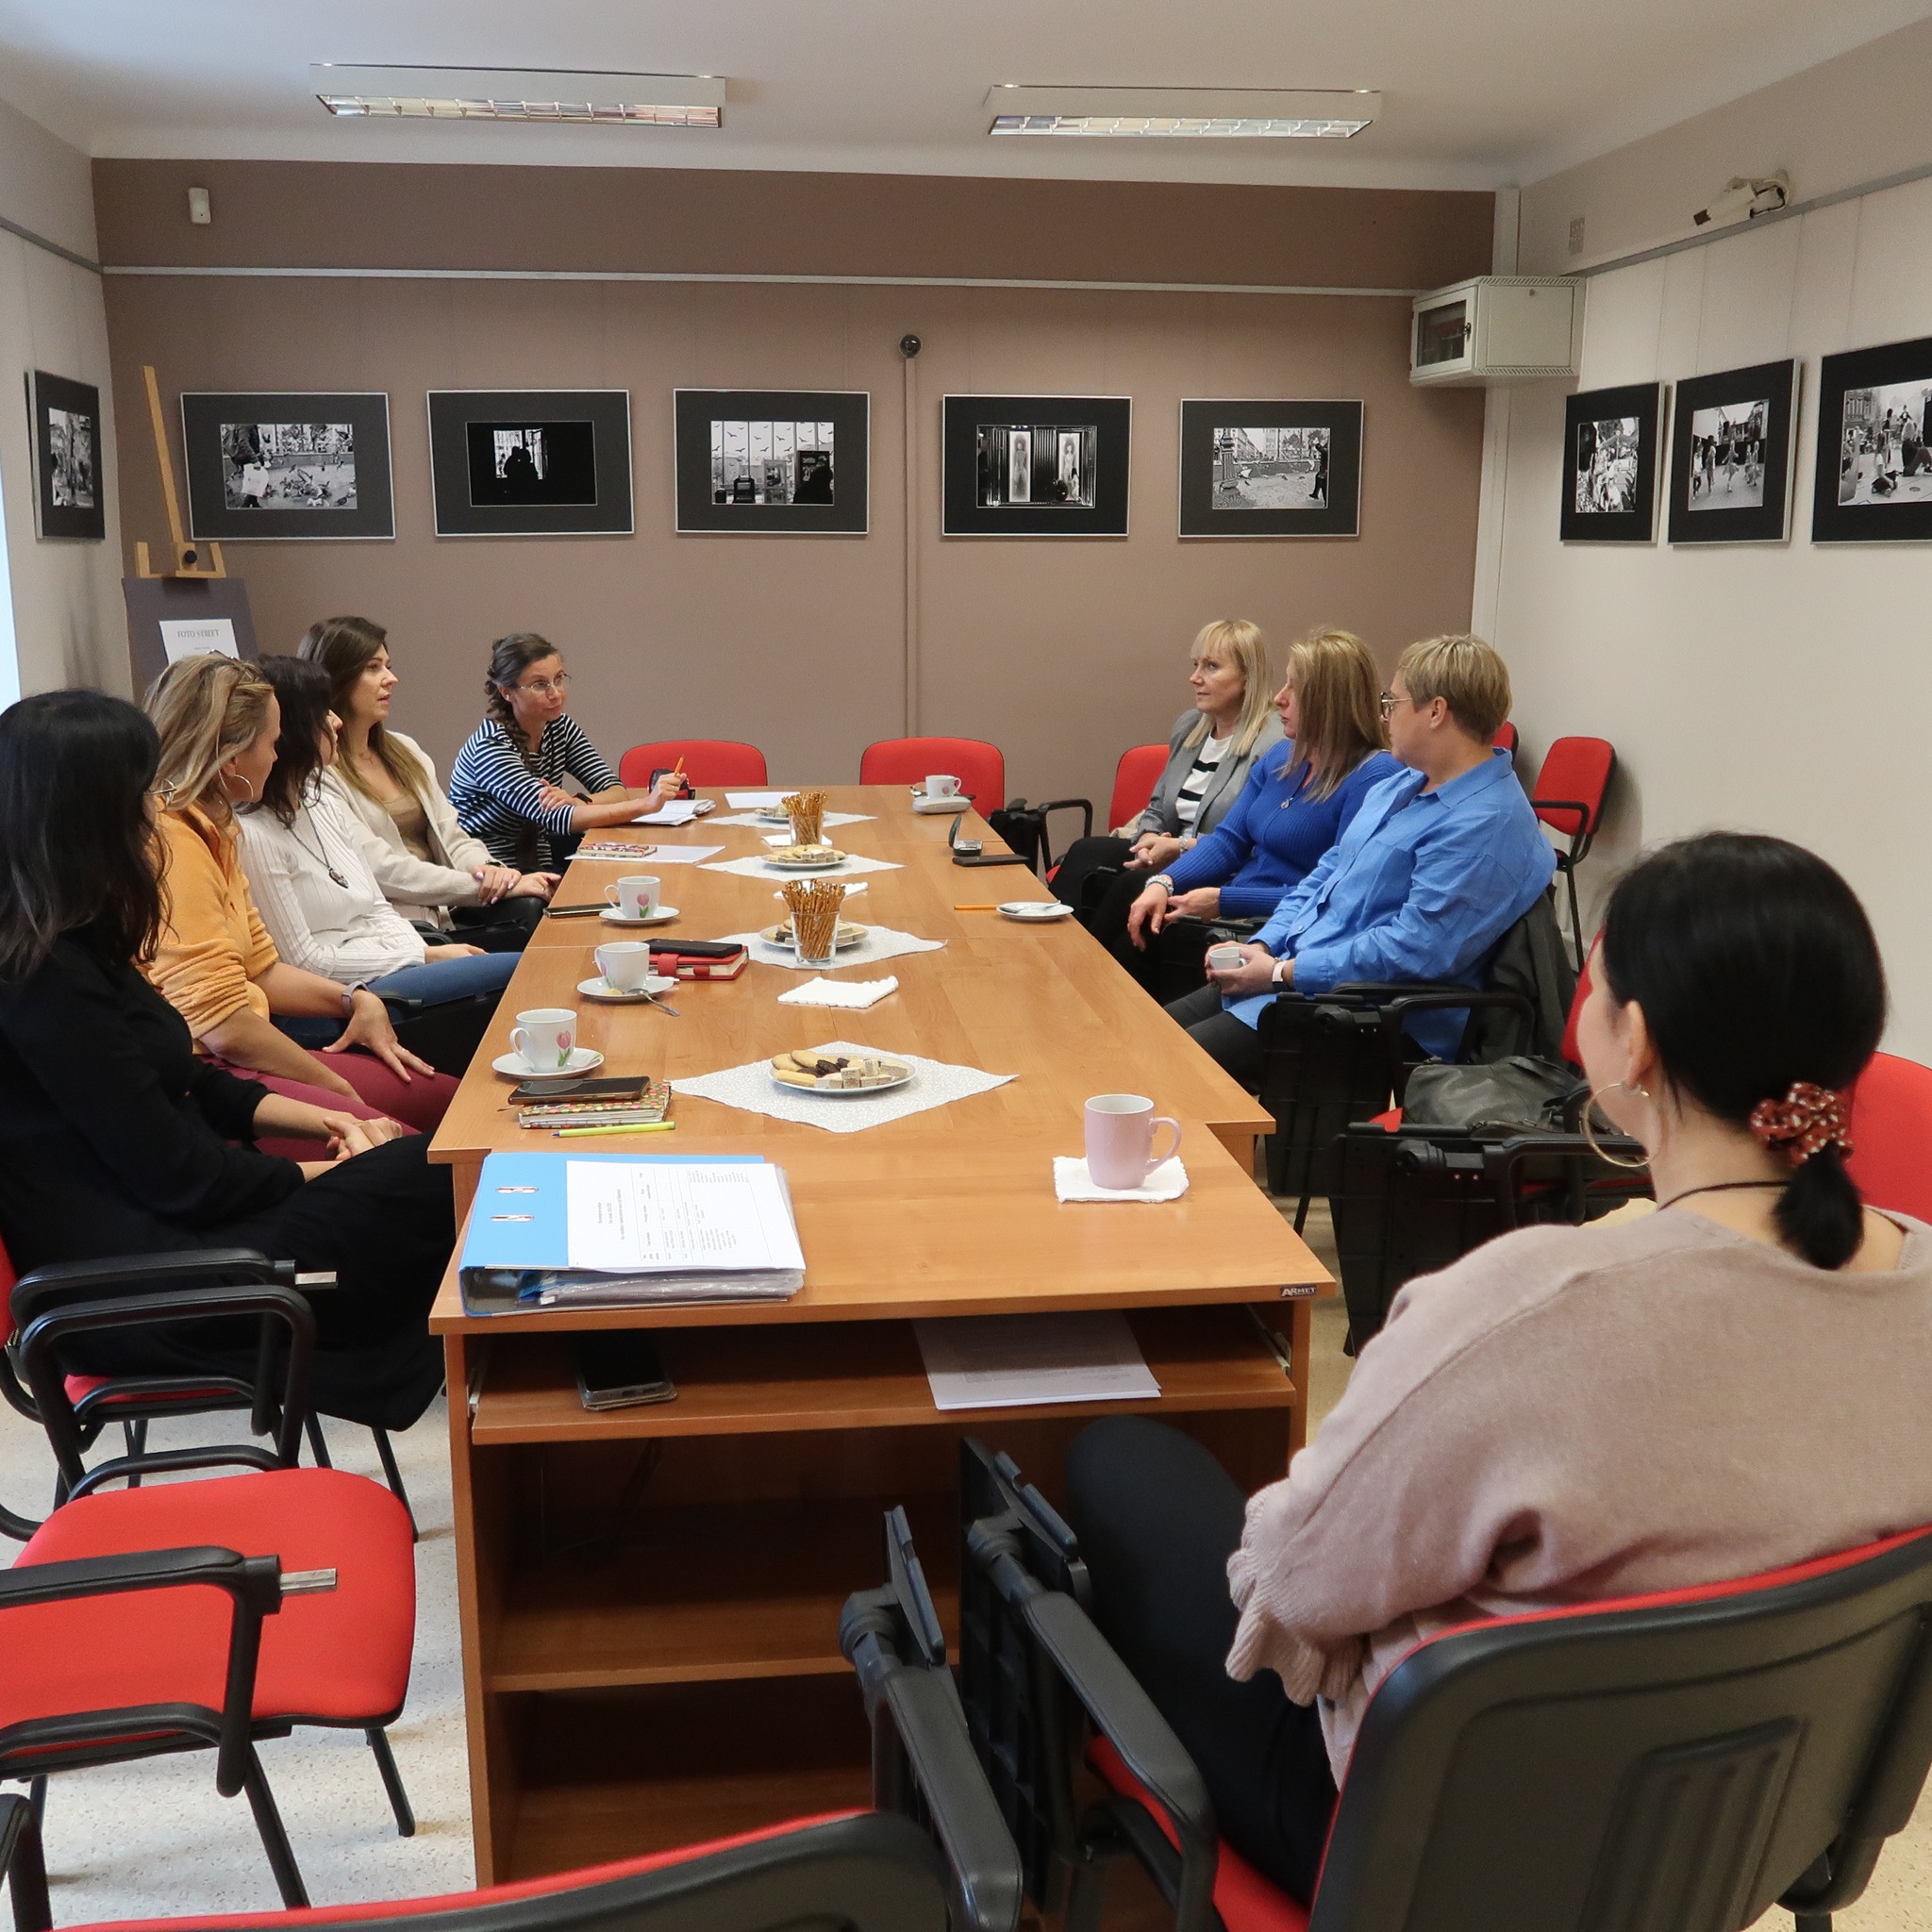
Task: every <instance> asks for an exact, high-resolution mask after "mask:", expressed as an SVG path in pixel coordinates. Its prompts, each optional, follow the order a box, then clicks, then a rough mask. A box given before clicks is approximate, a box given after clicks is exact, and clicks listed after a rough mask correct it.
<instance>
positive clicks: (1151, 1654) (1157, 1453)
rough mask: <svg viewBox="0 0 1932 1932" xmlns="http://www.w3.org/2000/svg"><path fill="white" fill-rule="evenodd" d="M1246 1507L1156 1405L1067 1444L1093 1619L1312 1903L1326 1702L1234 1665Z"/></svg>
mask: <svg viewBox="0 0 1932 1932" xmlns="http://www.w3.org/2000/svg"><path fill="white" fill-rule="evenodd" d="M1245 1507H1246V1499H1245V1498H1244V1497H1243V1496H1242V1494H1241V1490H1240V1488H1239V1486H1238V1485H1237V1484H1236V1483H1235V1481H1234V1479H1233V1478H1232V1477H1231V1476H1230V1475H1229V1474H1227V1472H1226V1471H1225V1470H1224V1469H1223V1468H1222V1466H1221V1465H1220V1463H1218V1462H1217V1461H1215V1459H1214V1457H1212V1456H1211V1455H1209V1454H1208V1451H1207V1450H1206V1449H1204V1448H1203V1447H1202V1446H1201V1445H1200V1443H1198V1442H1196V1441H1194V1440H1193V1438H1192V1437H1191V1436H1184V1435H1182V1434H1181V1433H1180V1431H1179V1430H1178V1429H1174V1428H1170V1427H1169V1426H1168V1425H1167V1424H1165V1423H1157V1422H1153V1421H1151V1420H1149V1419H1148V1418H1146V1417H1144V1416H1113V1417H1109V1418H1108V1420H1106V1421H1105V1422H1098V1423H1094V1424H1091V1426H1090V1427H1088V1428H1086V1429H1083V1430H1082V1431H1081V1432H1080V1434H1079V1435H1078V1436H1077V1437H1076V1438H1075V1439H1074V1445H1073V1447H1072V1449H1070V1450H1069V1451H1068V1454H1067V1513H1068V1516H1069V1518H1070V1519H1071V1521H1072V1523H1073V1525H1074V1529H1075V1531H1077V1532H1078V1535H1079V1538H1080V1548H1081V1554H1082V1555H1083V1556H1084V1557H1086V1559H1087V1567H1088V1570H1089V1573H1090V1574H1091V1577H1092V1581H1093V1613H1094V1621H1095V1622H1096V1623H1097V1624H1099V1626H1100V1629H1101V1633H1102V1635H1104V1636H1105V1637H1106V1639H1107V1641H1108V1642H1109V1643H1111V1644H1112V1645H1113V1647H1114V1649H1115V1650H1117V1651H1118V1652H1119V1653H1120V1655H1121V1659H1122V1661H1123V1662H1124V1663H1125V1665H1126V1667H1127V1669H1128V1670H1129V1671H1131V1672H1132V1673H1133V1674H1134V1676H1135V1678H1136V1679H1137V1680H1138V1682H1139V1683H1140V1685H1141V1689H1142V1690H1144V1691H1146V1692H1147V1694H1148V1696H1149V1697H1151V1698H1152V1699H1153V1700H1154V1703H1155V1707H1156V1708H1158V1710H1159V1712H1160V1714H1161V1716H1162V1717H1164V1718H1165V1719H1166V1720H1167V1722H1168V1723H1169V1724H1170V1725H1172V1726H1173V1728H1174V1734H1175V1736H1176V1737H1178V1738H1179V1739H1180V1740H1181V1742H1182V1744H1183V1745H1184V1746H1185V1747H1186V1749H1187V1752H1188V1755H1189V1756H1190V1757H1191V1758H1192V1759H1193V1760H1194V1762H1195V1764H1196V1765H1197V1766H1198V1767H1199V1768H1200V1772H1201V1775H1202V1777H1203V1778H1204V1779H1205V1780H1206V1781H1207V1785H1208V1796H1209V1797H1210V1798H1211V1799H1212V1800H1213V1801H1214V1815H1215V1819H1216V1821H1217V1822H1218V1823H1219V1824H1220V1827H1221V1832H1222V1836H1223V1837H1224V1838H1225V1839H1226V1840H1227V1841H1228V1843H1229V1844H1231V1845H1232V1846H1233V1847H1234V1848H1235V1850H1236V1851H1238V1852H1240V1853H1241V1857H1244V1858H1246V1859H1248V1860H1249V1862H1250V1863H1252V1864H1254V1865H1257V1866H1258V1867H1259V1868H1260V1870H1261V1871H1262V1872H1264V1873H1265V1874H1267V1875H1268V1876H1269V1877H1270V1878H1272V1879H1273V1880H1274V1883H1275V1884H1276V1885H1278V1886H1280V1887H1281V1888H1282V1890H1284V1891H1287V1892H1289V1893H1291V1895H1292V1896H1293V1897H1295V1898H1297V1899H1299V1900H1301V1901H1302V1902H1303V1903H1304V1904H1306V1903H1307V1900H1308V1899H1309V1897H1310V1896H1311V1895H1312V1894H1313V1892H1314V1889H1315V1880H1316V1878H1317V1877H1318V1876H1319V1875H1320V1873H1321V1869H1322V1851H1323V1847H1324V1843H1325V1842H1326V1840H1327V1835H1328V1821H1329V1818H1330V1816H1331V1815H1332V1813H1333V1812H1334V1809H1335V1780H1334V1777H1333V1776H1332V1774H1330V1772H1329V1769H1328V1753H1327V1748H1326V1746H1325V1745H1324V1742H1323V1740H1322V1724H1321V1720H1320V1718H1319V1717H1318V1715H1317V1714H1316V1711H1315V1708H1314V1707H1312V1706H1309V1707H1306V1708H1305V1707H1302V1706H1300V1705H1295V1704H1291V1703H1290V1702H1289V1701H1288V1699H1287V1697H1286V1696H1284V1695H1283V1694H1282V1689H1281V1679H1280V1678H1279V1677H1277V1676H1276V1675H1275V1674H1274V1672H1272V1671H1263V1672H1261V1673H1260V1674H1257V1676H1255V1677H1252V1678H1250V1679H1249V1681H1248V1682H1247V1683H1245V1684H1238V1683H1236V1682H1235V1680H1234V1679H1233V1678H1232V1677H1230V1676H1229V1675H1228V1674H1227V1672H1226V1669H1225V1667H1224V1660H1225V1658H1226V1657H1227V1653H1228V1651H1229V1649H1230V1647H1231V1646H1232V1645H1233V1642H1234V1633H1235V1624H1236V1621H1237V1620H1236V1616H1235V1607H1234V1602H1233V1599H1232V1598H1231V1597H1230V1596H1229V1595H1228V1591H1227V1559H1228V1557H1229V1556H1231V1555H1232V1554H1233V1552H1234V1550H1235V1548H1236V1546H1237V1545H1238V1544H1239V1543H1240V1541H1241V1522H1242V1517H1243V1514H1244V1511H1245Z"/></svg>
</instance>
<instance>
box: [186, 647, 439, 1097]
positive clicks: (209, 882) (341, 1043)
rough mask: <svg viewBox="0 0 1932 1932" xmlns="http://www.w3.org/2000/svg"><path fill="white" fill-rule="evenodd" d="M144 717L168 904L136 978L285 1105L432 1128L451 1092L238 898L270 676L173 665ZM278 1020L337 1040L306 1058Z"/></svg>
mask: <svg viewBox="0 0 1932 1932" xmlns="http://www.w3.org/2000/svg"><path fill="white" fill-rule="evenodd" d="M147 709H148V715H149V716H150V717H151V718H152V719H153V720H154V723H155V726H156V728H157V729H158V731H159V733H160V737H161V762H160V770H159V774H158V780H157V782H158V786H159V788H160V791H161V796H162V799H163V801H164V807H165V808H164V809H163V810H162V811H161V812H160V814H159V827H158V829H159V839H160V845H161V850H162V854H163V858H164V862H165V870H164V877H163V881H162V883H163V888H164V891H165V893H166V900H167V917H166V921H165V923H164V924H163V926H162V929H161V933H160V937H159V941H158V944H157V946H156V949H155V954H154V958H153V959H152V960H151V961H150V962H149V963H148V966H147V974H148V977H149V978H150V979H152V980H153V982H154V984H155V986H156V987H157V988H158V990H159V991H160V992H161V994H162V995H163V997H165V998H166V1000H167V1001H168V1003H169V1004H170V1005H171V1006H172V1007H174V1008H175V1010H176V1011H177V1012H179V1013H180V1015H181V1017H182V1018H183V1019H184V1020H186V1021H187V1022H188V1028H189V1031H190V1032H191V1033H192V1035H193V1036H194V1042H195V1046H196V1049H197V1050H198V1051H199V1052H201V1053H203V1054H206V1055H208V1057H209V1058H214V1059H217V1060H220V1061H223V1062H224V1063H225V1064H226V1065H228V1066H231V1067H237V1068H241V1069H243V1070H245V1071H247V1072H249V1073H251V1074H255V1075H256V1077H257V1078H258V1079H260V1080H261V1081H262V1082H263V1084H264V1085H266V1086H269V1087H272V1088H273V1089H274V1090H275V1091H277V1092H279V1093H284V1094H288V1095H290V1096H291V1098H294V1099H299V1100H306V1101H308V1102H310V1103H311V1104H313V1105H325V1106H330V1107H335V1108H342V1107H344V1106H346V1105H347V1104H348V1103H350V1102H355V1103H358V1105H359V1107H362V1108H368V1109H371V1110H373V1111H374V1112H375V1113H377V1114H387V1115H390V1116H391V1117H393V1118H394V1119H396V1120H399V1121H403V1122H405V1123H407V1124H408V1125H410V1126H412V1127H419V1128H421V1129H422V1130H423V1131H424V1132H425V1133H427V1132H430V1131H432V1130H433V1129H434V1128H435V1126H436V1124H437V1123H438V1122H440V1121H441V1119H442V1116H443V1114H444V1112H445V1111H446V1110H447V1108H448V1107H449V1103H450V1101H451V1099H452V1098H453V1097H454V1096H455V1093H456V1086H457V1083H456V1082H455V1081H454V1080H453V1079H451V1078H450V1077H449V1076H448V1075H447V1074H439V1073H437V1072H436V1071H435V1069H434V1068H432V1067H430V1066H429V1065H428V1064H427V1063H426V1062H425V1061H423V1060H421V1059H418V1058H416V1056H415V1055H414V1054H412V1053H410V1052H409V1051H408V1048H407V1047H405V1046H403V1045H402V1044H401V1042H400V1041H398V1040H397V1039H396V1035H395V1028H394V1026H393V1025H391V1023H390V1017H389V1009H388V1008H386V1007H385V1006H384V1005H383V1003H382V1001H381V1000H380V999H378V998H377V997H376V996H375V994H374V993H373V992H369V991H363V990H361V989H358V988H351V987H347V986H343V985H341V984H340V983H339V982H338V981H336V980H333V979H326V978H324V977H323V975H322V974H319V973H307V972H304V971H303V970H302V969H301V968H300V967H298V966H291V965H290V964H289V963H288V962H287V961H286V960H285V959H282V958H278V957H277V955H276V952H275V941H273V940H271V939H270V938H269V936H268V933H267V931H266V930H265V929H264V927H263V925H262V923H261V916H260V914H259V913H258V912H257V910H256V908H255V901H254V899H253V898H252V897H251V896H250V894H249V891H248V879H247V875H246V874H245V873H244V872H243V871H242V860H241V856H240V849H239V848H240V834H239V832H238V831H237V828H236V824H235V814H234V809H233V808H234V806H235V805H237V804H240V803H242V802H245V801H246V800H248V799H252V798H258V797H260V795H261V788H262V785H263V783H264V781H265V780H266V779H267V777H268V774H269V771H270V770H271V768H272V767H273V766H274V764H275V738H276V736H277V734H278V732H279V730H280V720H279V717H278V715H277V708H276V704H275V692H274V691H273V690H272V689H271V688H270V686H269V683H268V680H267V679H266V678H264V677H263V676H262V675H261V674H260V673H259V672H258V671H257V670H256V669H255V667H254V666H253V665H251V664H244V663H242V662H240V661H238V660H237V659H235V658H217V657H207V658H182V659H181V660H180V661H179V662H178V663H175V664H171V665H170V666H169V667H168V669H167V670H166V671H165V672H163V673H162V674H161V675H160V676H159V677H158V679H157V680H156V681H155V685H154V688H153V689H152V690H151V691H149V692H148V699H147ZM276 1014H281V1015H284V1016H286V1017H289V1018H291V1019H292V1018H303V1019H339V1020H341V1022H342V1031H341V1036H340V1038H338V1039H337V1040H336V1041H333V1042H332V1043H331V1044H329V1045H327V1046H325V1047H324V1048H323V1049H322V1050H321V1052H320V1053H310V1052H308V1049H307V1048H305V1047H302V1046H299V1045H298V1044H297V1043H296V1042H295V1041H293V1040H291V1038H290V1037H289V1035H288V1034H287V1033H285V1032H283V1031H282V1029H281V1028H280V1027H278V1026H277V1025H276V1024H275V1015H276ZM297 1090H299V1091H297ZM351 1110H355V1109H351Z"/></svg>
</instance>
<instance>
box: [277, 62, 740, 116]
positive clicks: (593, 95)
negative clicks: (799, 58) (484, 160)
mask: <svg viewBox="0 0 1932 1932" xmlns="http://www.w3.org/2000/svg"><path fill="white" fill-rule="evenodd" d="M308 83H309V85H310V86H311V87H312V88H314V90H315V97H316V99H317V100H319V101H320V102H321V103H322V105H323V106H324V107H325V108H327V109H328V110H329V112H330V113H331V114H341V115H390V116H401V117H403V118H405V119H408V120H417V121H552V122H572V123H577V122H583V123H602V122H608V123H610V124H613V125H623V124H628V125H631V126H634V127H722V126H723V125H724V81H723V80H722V79H719V78H715V77H713V76H711V75H689V74H569V73H562V72H558V71H557V70H555V69H552V68H543V67H338V66H332V65H316V66H313V67H310V68H309V70H308Z"/></svg>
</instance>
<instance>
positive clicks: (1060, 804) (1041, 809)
mask: <svg viewBox="0 0 1932 1932" xmlns="http://www.w3.org/2000/svg"><path fill="white" fill-rule="evenodd" d="M1033 809H1034V810H1035V811H1037V812H1038V813H1040V815H1041V817H1042V818H1044V817H1045V816H1046V814H1047V813H1048V812H1050V811H1076V812H1078V813H1079V814H1080V818H1081V832H1080V836H1081V838H1083V839H1091V838H1092V836H1093V801H1092V800H1091V798H1050V799H1048V800H1047V801H1046V803H1045V804H1044V805H1036V806H1035V807H1034V808H1033Z"/></svg>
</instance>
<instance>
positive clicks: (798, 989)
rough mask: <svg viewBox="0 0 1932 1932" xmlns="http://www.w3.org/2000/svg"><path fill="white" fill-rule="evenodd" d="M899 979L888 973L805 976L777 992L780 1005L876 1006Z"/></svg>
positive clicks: (895, 986) (897, 984)
mask: <svg viewBox="0 0 1932 1932" xmlns="http://www.w3.org/2000/svg"><path fill="white" fill-rule="evenodd" d="M897 991H899V982H898V980H897V978H896V977H894V976H893V975H891V974H888V975H887V976H886V977H885V978H884V979H824V978H821V979H808V980H807V981H806V982H805V984H804V985H803V986H794V987H793V988H792V989H791V991H790V992H781V993H780V994H779V995H778V1004H779V1005H780V1006H781V1007H875V1006H877V1005H878V1003H879V1002H880V1001H881V1000H882V999H884V998H885V996H886V995H887V994H888V993H889V992H897Z"/></svg>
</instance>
